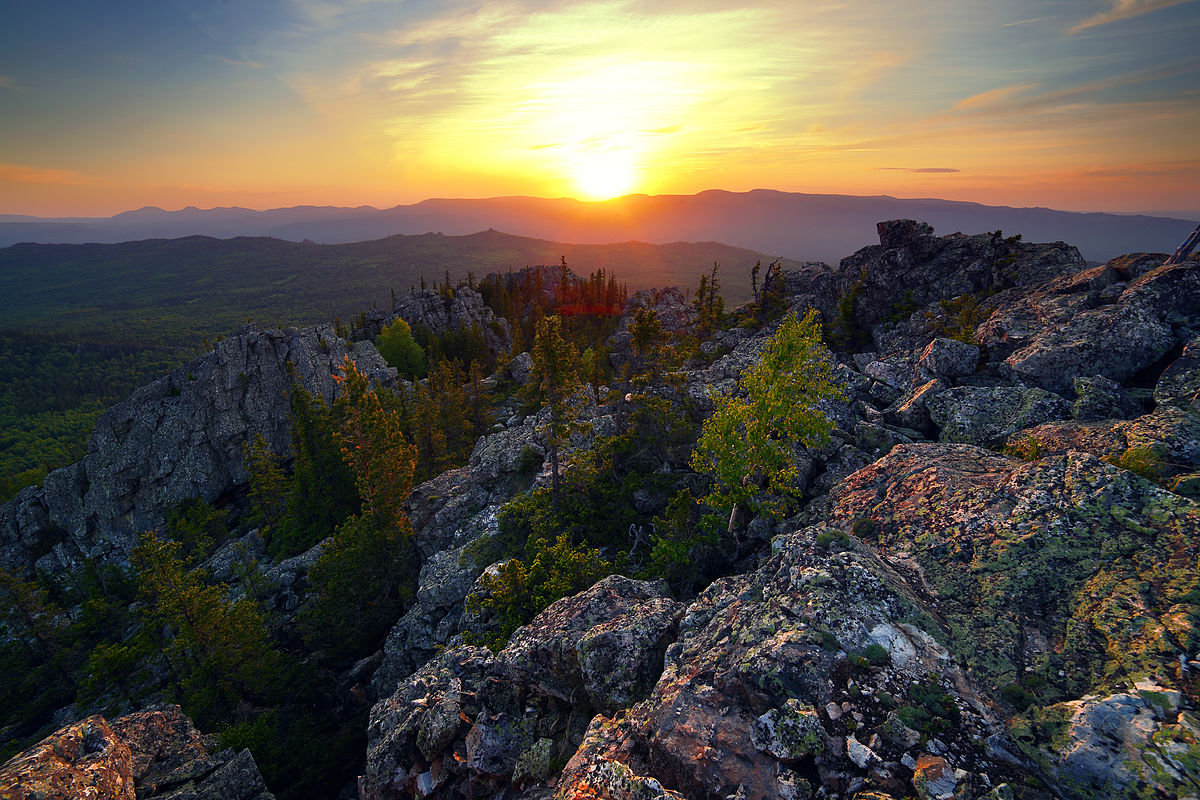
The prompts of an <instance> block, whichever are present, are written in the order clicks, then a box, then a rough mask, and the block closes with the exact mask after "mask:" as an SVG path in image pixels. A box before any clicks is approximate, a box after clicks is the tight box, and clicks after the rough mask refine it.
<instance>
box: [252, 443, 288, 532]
mask: <svg viewBox="0 0 1200 800" xmlns="http://www.w3.org/2000/svg"><path fill="white" fill-rule="evenodd" d="M242 463H243V464H245V467H246V473H247V474H248V476H249V483H250V510H251V515H252V519H253V521H254V523H255V524H257V525H259V526H260V527H261V528H262V529H263V530H264V531H266V532H267V534H268V535H269V532H270V531H273V530H275V528H276V527H277V526H278V525H279V522H280V520H282V519H283V515H284V512H285V510H286V508H287V506H286V501H287V490H288V481H287V477H286V476H285V475H284V474H283V467H282V466H281V465H280V458H279V457H278V456H276V455H275V453H274V451H272V450H271V446H270V445H269V444H267V440H266V439H264V438H263V435H262V434H261V433H259V434H256V435H255V437H254V439H253V440H252V441H248V442H246V443H245V444H244V445H243V446H242Z"/></svg>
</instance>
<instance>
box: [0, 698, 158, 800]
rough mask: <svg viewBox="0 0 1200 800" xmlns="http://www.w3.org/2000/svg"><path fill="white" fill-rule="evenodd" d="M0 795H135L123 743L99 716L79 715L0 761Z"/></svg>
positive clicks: (106, 799)
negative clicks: (77, 719)
mask: <svg viewBox="0 0 1200 800" xmlns="http://www.w3.org/2000/svg"><path fill="white" fill-rule="evenodd" d="M0 797H11V798H14V799H15V798H26V797H29V798H38V799H39V800H42V798H45V800H75V799H76V798H80V797H95V798H97V799H98V800H135V798H136V794H135V791H134V786H133V759H132V756H131V755H130V752H129V746H128V745H126V744H125V743H124V742H122V741H121V740H120V739H118V738H117V736H116V734H114V733H113V730H112V728H110V727H109V725H108V722H107V721H105V719H104V718H103V717H101V716H99V715H96V716H91V717H88V718H87V719H84V720H80V721H79V722H76V723H75V724H73V725H70V726H68V727H66V728H64V729H62V730H60V731H57V732H56V733H53V734H51V735H50V736H48V737H47V738H45V739H43V740H42V741H41V742H40V743H39V744H37V745H35V746H33V747H31V748H30V749H28V750H26V751H25V752H23V753H20V754H18V755H16V756H13V757H12V758H11V759H9V761H8V762H6V763H5V764H4V766H3V767H0Z"/></svg>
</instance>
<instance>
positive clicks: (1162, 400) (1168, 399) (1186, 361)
mask: <svg viewBox="0 0 1200 800" xmlns="http://www.w3.org/2000/svg"><path fill="white" fill-rule="evenodd" d="M1154 402H1156V403H1158V404H1159V405H1168V406H1178V407H1179V408H1183V409H1191V410H1193V411H1196V410H1200V336H1193V337H1192V339H1191V340H1190V341H1189V342H1188V343H1187V344H1186V345H1184V348H1183V351H1182V352H1181V353H1180V354H1179V358H1177V359H1175V360H1174V361H1172V362H1171V364H1170V366H1168V367H1167V368H1166V369H1165V370H1163V374H1162V375H1160V376H1159V378H1158V383H1156V384H1155V386H1154Z"/></svg>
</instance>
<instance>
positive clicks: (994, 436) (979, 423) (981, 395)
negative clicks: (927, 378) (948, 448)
mask: <svg viewBox="0 0 1200 800" xmlns="http://www.w3.org/2000/svg"><path fill="white" fill-rule="evenodd" d="M925 406H926V408H927V409H928V411H929V417H930V419H931V420H932V421H933V424H934V425H936V426H937V427H938V428H939V429H940V433H939V436H938V439H939V441H943V442H965V443H969V444H979V445H990V444H994V443H998V442H1002V441H1003V440H1004V439H1005V438H1007V437H1008V436H1010V435H1012V434H1013V433H1015V432H1017V431H1019V430H1024V429H1025V428H1031V427H1033V426H1034V425H1039V424H1041V423H1043V422H1048V421H1050V420H1055V419H1065V418H1067V417H1069V416H1070V414H1071V404H1070V403H1068V402H1067V401H1066V400H1064V399H1063V398H1061V397H1059V396H1058V395H1056V394H1052V393H1051V392H1048V391H1046V390H1045V389H1038V388H1020V387H1016V386H1008V387H1006V386H997V387H979V386H956V387H953V388H950V389H947V390H945V391H943V392H940V393H938V394H935V395H934V396H932V397H931V398H930V399H929V400H927V401H926V403H925Z"/></svg>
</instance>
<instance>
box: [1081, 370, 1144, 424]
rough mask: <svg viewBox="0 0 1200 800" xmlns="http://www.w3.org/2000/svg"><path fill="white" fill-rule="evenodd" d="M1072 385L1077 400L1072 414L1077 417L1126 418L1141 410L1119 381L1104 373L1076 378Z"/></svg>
mask: <svg viewBox="0 0 1200 800" xmlns="http://www.w3.org/2000/svg"><path fill="white" fill-rule="evenodd" d="M1072 385H1073V387H1074V389H1075V402H1074V403H1072V404H1071V416H1073V417H1074V418H1075V419H1125V418H1128V417H1133V416H1136V415H1137V413H1138V411H1139V410H1140V409H1139V408H1138V405H1137V403H1135V402H1134V401H1133V400H1132V399H1131V398H1130V397H1129V395H1127V394H1126V393H1125V391H1124V390H1123V389H1122V388H1121V385H1120V384H1119V383H1117V382H1116V381H1114V380H1112V379H1111V378H1105V377H1104V376H1103V375H1096V376H1094V377H1091V378H1075V379H1074V381H1073V382H1072Z"/></svg>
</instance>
